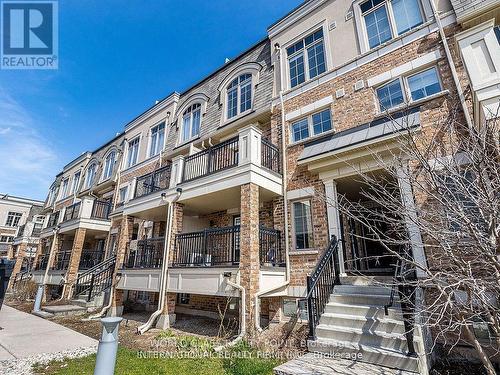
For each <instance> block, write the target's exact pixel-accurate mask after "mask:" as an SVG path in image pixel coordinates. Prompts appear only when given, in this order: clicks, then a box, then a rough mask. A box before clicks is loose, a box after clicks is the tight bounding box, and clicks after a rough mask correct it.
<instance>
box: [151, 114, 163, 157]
mask: <svg viewBox="0 0 500 375" xmlns="http://www.w3.org/2000/svg"><path fill="white" fill-rule="evenodd" d="M164 142H165V123H164V122H162V123H161V124H158V125H156V126H153V127H152V128H151V146H150V148H149V157H152V156H155V155H157V154H159V153H160V151H161V150H162V149H163V143H164Z"/></svg>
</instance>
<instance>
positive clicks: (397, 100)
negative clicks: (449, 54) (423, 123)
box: [376, 67, 441, 111]
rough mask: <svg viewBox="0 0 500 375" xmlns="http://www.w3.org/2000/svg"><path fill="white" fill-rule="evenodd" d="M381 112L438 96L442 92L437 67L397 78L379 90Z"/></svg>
mask: <svg viewBox="0 0 500 375" xmlns="http://www.w3.org/2000/svg"><path fill="white" fill-rule="evenodd" d="M376 91H377V98H378V102H379V106H380V111H385V110H388V109H391V108H394V107H397V106H398V105H401V104H403V103H405V102H412V101H415V100H419V99H423V98H426V97H428V96H431V95H434V94H437V93H439V92H440V91H441V83H440V82H439V77H438V73H437V70H436V68H435V67H432V68H430V69H426V70H424V71H421V72H418V73H415V74H413V75H410V76H407V77H400V78H397V79H395V80H393V81H391V82H389V83H386V84H385V85H383V86H381V87H379V88H378V89H377V90H376Z"/></svg>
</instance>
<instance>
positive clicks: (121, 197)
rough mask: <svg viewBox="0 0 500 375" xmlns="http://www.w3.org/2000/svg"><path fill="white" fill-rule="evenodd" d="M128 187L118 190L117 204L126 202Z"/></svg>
mask: <svg viewBox="0 0 500 375" xmlns="http://www.w3.org/2000/svg"><path fill="white" fill-rule="evenodd" d="M127 193H128V186H125V187H122V188H120V191H119V196H118V202H120V203H123V202H125V201H126V200H127Z"/></svg>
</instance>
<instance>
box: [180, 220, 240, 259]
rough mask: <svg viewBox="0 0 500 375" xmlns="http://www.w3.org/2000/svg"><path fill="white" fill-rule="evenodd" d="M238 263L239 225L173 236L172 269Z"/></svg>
mask: <svg viewBox="0 0 500 375" xmlns="http://www.w3.org/2000/svg"><path fill="white" fill-rule="evenodd" d="M239 262H240V226H239V225H235V226H232V227H224V228H209V229H205V230H203V231H200V232H192V233H181V234H178V235H176V236H175V246H174V253H173V257H172V266H173V267H215V266H228V265H237V264H239Z"/></svg>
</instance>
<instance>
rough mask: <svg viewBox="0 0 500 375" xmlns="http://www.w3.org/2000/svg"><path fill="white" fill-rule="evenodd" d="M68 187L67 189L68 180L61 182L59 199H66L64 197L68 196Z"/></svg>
mask: <svg viewBox="0 0 500 375" xmlns="http://www.w3.org/2000/svg"><path fill="white" fill-rule="evenodd" d="M68 187H69V178H67V179H65V180H64V181H63V182H62V189H61V199H63V198H66V196H67V195H68Z"/></svg>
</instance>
